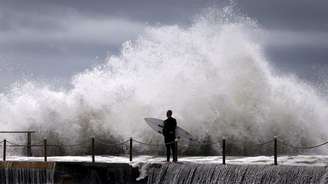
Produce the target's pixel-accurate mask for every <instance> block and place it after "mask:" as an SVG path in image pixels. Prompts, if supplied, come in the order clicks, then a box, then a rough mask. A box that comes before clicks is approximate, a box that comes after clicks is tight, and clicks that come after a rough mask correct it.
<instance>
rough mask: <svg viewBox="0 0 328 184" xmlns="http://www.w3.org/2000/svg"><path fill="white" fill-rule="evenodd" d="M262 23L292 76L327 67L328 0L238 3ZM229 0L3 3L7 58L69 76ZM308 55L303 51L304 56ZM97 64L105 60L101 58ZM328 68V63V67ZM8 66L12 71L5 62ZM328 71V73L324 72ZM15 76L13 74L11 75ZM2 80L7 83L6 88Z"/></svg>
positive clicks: (1, 42)
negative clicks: (147, 33)
mask: <svg viewBox="0 0 328 184" xmlns="http://www.w3.org/2000/svg"><path fill="white" fill-rule="evenodd" d="M234 2H235V4H236V8H237V9H238V8H239V9H240V12H242V13H243V14H245V15H247V16H250V17H251V18H253V19H255V20H257V21H258V22H259V25H260V28H261V29H263V35H260V36H261V37H262V39H263V42H262V44H263V45H264V46H265V52H266V55H267V57H268V58H269V60H271V61H272V63H273V64H274V65H275V66H276V67H277V68H281V69H283V70H286V71H288V72H296V73H297V74H299V75H300V76H305V74H304V73H307V74H306V77H304V78H311V76H312V78H313V74H311V72H305V71H307V68H308V67H309V66H311V67H312V66H313V65H315V66H319V65H328V62H325V58H327V57H328V56H327V55H325V54H323V53H328V52H327V50H328V41H327V39H326V38H327V36H328V35H327V30H328V11H327V9H328V1H326V0H313V1H311V0H234ZM228 4H230V1H229V0H120V1H116V0H93V1H90V0H78V1H75V0H27V1H26V0H0V59H1V57H2V58H5V60H6V62H4V63H10V64H12V66H15V68H17V69H16V70H12V71H7V72H3V73H0V77H1V78H2V79H3V80H8V81H12V80H9V79H8V76H11V78H14V76H15V75H16V74H17V78H18V79H19V78H20V77H21V76H22V75H20V74H19V73H33V74H34V75H35V76H36V77H40V78H56V77H62V76H64V78H65V77H66V79H67V80H68V78H69V77H70V76H71V75H73V74H74V73H77V72H79V71H81V70H84V69H85V68H88V67H90V66H92V65H95V64H97V63H99V62H101V61H102V58H104V57H106V54H107V53H108V52H110V53H117V52H118V50H119V48H120V45H121V43H122V42H124V41H126V40H129V39H135V38H136V37H137V35H138V34H139V33H140V32H142V30H143V28H144V27H145V25H146V24H147V23H149V24H151V25H152V24H156V23H160V24H178V25H186V24H190V22H191V21H192V19H193V17H194V16H195V15H196V14H198V13H200V12H201V11H202V10H203V8H207V7H211V6H217V7H223V6H226V5H228ZM299 52H301V53H299ZM95 58H98V59H95ZM326 63H327V64H326ZM0 64H1V67H0V69H1V68H6V67H8V66H7V65H5V64H3V62H0ZM323 68H324V67H323ZM8 72H9V73H10V74H9V73H8ZM1 82H2V81H1V80H0V84H1Z"/></svg>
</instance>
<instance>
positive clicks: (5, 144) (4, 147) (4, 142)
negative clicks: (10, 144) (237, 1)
mask: <svg viewBox="0 0 328 184" xmlns="http://www.w3.org/2000/svg"><path fill="white" fill-rule="evenodd" d="M6 153H7V140H6V139H5V140H3V155H2V156H3V161H4V162H5V161H6Z"/></svg>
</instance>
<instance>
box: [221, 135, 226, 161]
mask: <svg viewBox="0 0 328 184" xmlns="http://www.w3.org/2000/svg"><path fill="white" fill-rule="evenodd" d="M222 164H223V165H225V164H226V140H225V138H223V139H222Z"/></svg>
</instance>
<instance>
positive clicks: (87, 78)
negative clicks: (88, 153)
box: [0, 7, 328, 147]
mask: <svg viewBox="0 0 328 184" xmlns="http://www.w3.org/2000/svg"><path fill="white" fill-rule="evenodd" d="M258 31H259V30H258V29H257V26H256V23H255V22H254V21H253V20H251V19H249V18H247V17H244V16H239V15H236V14H234V13H233V11H232V10H231V8H229V7H228V8H224V9H223V10H213V9H212V10H208V12H207V13H204V14H202V15H201V16H199V17H198V18H196V19H195V21H194V22H193V23H192V25H190V26H189V27H182V26H179V25H173V26H157V27H148V28H147V29H146V30H145V32H144V33H143V34H142V35H140V37H139V38H138V39H137V40H134V41H129V42H126V43H124V44H123V46H122V49H121V53H120V55H118V56H115V55H114V56H110V57H109V58H108V61H107V62H106V64H104V65H102V66H98V67H96V68H94V69H91V70H88V71H85V72H83V73H80V74H78V75H76V76H74V77H73V79H72V86H73V87H72V89H69V90H53V89H52V88H51V87H50V86H45V85H38V84H36V83H35V82H26V83H24V84H21V85H17V86H16V87H13V88H12V89H11V90H10V91H9V92H7V93H3V94H1V96H0V122H1V127H2V129H5V130H17V129H30V128H32V129H37V130H40V131H41V132H42V133H43V134H44V135H45V136H46V135H47V133H49V132H54V133H55V134H56V136H58V137H59V139H61V140H63V141H67V142H76V141H77V140H80V139H81V138H85V137H87V136H89V135H95V136H100V135H101V136H105V137H106V136H109V135H111V136H114V137H116V138H119V137H123V138H127V137H131V136H133V137H142V138H144V139H147V140H150V139H153V138H154V136H155V134H156V133H155V132H153V131H152V130H151V129H150V128H149V127H147V125H146V124H145V122H144V121H143V118H144V117H158V118H164V115H165V112H166V110H167V109H172V110H173V112H174V115H175V117H176V118H177V120H178V123H179V125H181V126H182V127H184V128H186V129H187V130H189V131H190V132H191V133H192V134H193V135H194V136H195V137H197V138H199V139H203V138H205V137H206V136H209V137H210V139H211V140H214V141H215V140H219V139H220V138H221V137H223V136H225V137H227V138H231V139H233V140H234V144H237V145H238V146H239V147H245V146H246V147H247V146H248V145H250V144H256V143H260V142H262V141H266V140H268V139H271V138H272V137H273V136H274V135H278V136H279V138H281V139H284V140H285V141H287V142H290V143H292V144H293V145H302V144H310V143H317V142H320V141H322V140H323V139H325V138H327V126H326V125H325V124H326V122H327V120H328V112H327V111H328V104H327V101H326V100H324V98H322V97H320V95H319V93H317V92H316V90H315V89H313V88H312V87H311V86H309V85H306V84H304V83H302V82H300V81H298V80H297V79H295V78H290V77H285V76H276V75H274V74H273V72H272V69H271V68H270V66H269V64H268V62H267V60H266V59H265V56H264V54H263V52H262V50H261V46H260V45H258V44H257V42H256V40H255V39H254V37H255V36H256V34H257V32H258ZM155 139H157V140H161V137H160V136H159V135H158V137H155Z"/></svg>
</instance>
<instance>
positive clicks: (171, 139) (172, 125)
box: [163, 117, 177, 162]
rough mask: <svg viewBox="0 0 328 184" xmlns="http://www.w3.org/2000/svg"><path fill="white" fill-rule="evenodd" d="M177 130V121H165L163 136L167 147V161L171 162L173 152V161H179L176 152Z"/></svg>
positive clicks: (172, 119) (169, 119) (171, 119)
mask: <svg viewBox="0 0 328 184" xmlns="http://www.w3.org/2000/svg"><path fill="white" fill-rule="evenodd" d="M176 128H177V121H176V120H175V119H174V118H172V117H169V118H167V119H166V120H165V121H164V127H163V135H164V141H165V145H166V156H167V161H168V162H169V161H170V155H171V151H172V155H173V161H174V162H176V161H177V150H176V144H175V129H176Z"/></svg>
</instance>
